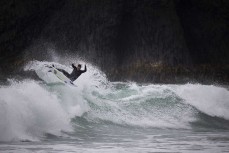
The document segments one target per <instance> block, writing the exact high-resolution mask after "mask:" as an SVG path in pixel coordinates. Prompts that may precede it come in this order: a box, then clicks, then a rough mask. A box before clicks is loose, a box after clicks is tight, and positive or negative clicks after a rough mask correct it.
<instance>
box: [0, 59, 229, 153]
mask: <svg viewBox="0 0 229 153" xmlns="http://www.w3.org/2000/svg"><path fill="white" fill-rule="evenodd" d="M45 64H49V65H50V64H55V65H56V66H57V67H60V68H63V69H65V70H67V71H71V69H70V67H66V66H64V65H60V64H57V63H51V62H39V61H33V62H31V63H29V64H28V65H27V66H26V67H25V71H34V72H35V73H36V74H37V75H38V76H39V77H40V78H41V80H40V81H37V80H34V79H25V80H20V81H18V80H16V79H11V80H8V81H9V85H2V86H0V152H1V153H8V152H15V153H27V152H28V153H30V152H32V153H46V152H47V153H55V152H98V153H101V152H115V153H116V152H206V153H211V152H212V153H218V152H229V91H228V89H227V88H226V87H220V86H215V85H201V84H184V85H163V84H161V85H159V84H137V83H134V82H109V81H108V80H107V79H106V76H105V75H104V74H103V73H102V72H101V71H100V70H99V69H97V68H96V67H94V66H93V65H90V64H88V72H87V73H85V74H82V76H80V78H79V79H78V80H76V81H75V82H74V83H75V84H76V85H77V87H76V88H75V87H71V86H67V85H64V84H62V83H61V82H59V80H58V79H57V78H55V76H54V75H53V74H51V73H48V72H47V71H48V68H47V67H45ZM42 80H43V81H42Z"/></svg>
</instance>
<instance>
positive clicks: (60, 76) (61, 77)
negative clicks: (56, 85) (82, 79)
mask: <svg viewBox="0 0 229 153" xmlns="http://www.w3.org/2000/svg"><path fill="white" fill-rule="evenodd" d="M47 67H48V68H49V69H50V70H49V71H48V72H49V73H50V72H51V73H53V74H54V75H55V76H56V77H57V78H58V79H59V80H60V81H61V82H62V83H64V84H67V85H69V86H74V87H77V86H76V85H75V84H74V83H73V82H72V81H71V80H70V79H69V78H68V77H66V76H65V75H64V74H63V73H62V72H60V71H59V70H57V69H56V68H55V67H53V66H47Z"/></svg>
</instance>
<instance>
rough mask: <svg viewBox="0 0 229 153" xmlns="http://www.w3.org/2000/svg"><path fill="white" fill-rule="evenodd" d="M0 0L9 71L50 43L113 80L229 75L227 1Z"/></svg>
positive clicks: (1, 39)
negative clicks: (79, 57)
mask: <svg viewBox="0 0 229 153" xmlns="http://www.w3.org/2000/svg"><path fill="white" fill-rule="evenodd" d="M0 3H1V5H0V8H1V9H0V10H1V24H0V44H1V45H0V58H1V61H0V62H1V71H2V72H4V73H6V72H9V71H10V72H11V70H15V67H16V70H18V67H20V66H21V65H23V63H24V62H25V61H28V60H31V59H33V58H35V59H36V58H38V55H39V56H40V58H41V59H45V58H46V56H45V49H47V48H45V45H44V44H52V45H53V46H55V48H56V49H57V50H59V52H60V53H63V54H67V53H68V52H71V53H74V54H77V55H80V56H82V57H83V58H85V59H87V60H88V61H90V62H92V63H94V64H96V65H98V66H99V67H101V69H102V70H103V71H105V72H106V73H107V75H108V76H109V78H110V79H112V80H134V81H140V82H152V81H153V82H166V83H172V82H186V81H189V79H190V78H191V79H196V80H200V81H202V80H205V79H210V80H213V81H215V80H223V81H226V82H228V81H229V77H228V76H229V67H228V65H229V62H228V61H229V51H228V50H229V28H228V25H229V24H228V22H229V1H227V0H211V1H208V0H190V1H186V0H68V1H66V0H41V1H30V0H23V1H13V0H7V1H6V0H3V1H1V2H0ZM31 46H34V47H33V52H31V51H30V49H28V48H30V47H31ZM36 46H39V47H36ZM41 46H43V48H42V51H41V49H40V47H41ZM43 51H44V52H43ZM36 52H37V53H36ZM24 54H26V55H27V56H26V57H25V56H24ZM194 73H195V74H194ZM222 78H223V79H222Z"/></svg>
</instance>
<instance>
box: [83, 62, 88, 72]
mask: <svg viewBox="0 0 229 153" xmlns="http://www.w3.org/2000/svg"><path fill="white" fill-rule="evenodd" d="M84 72H87V66H86V64H85V67H84V70H83V71H82V73H84Z"/></svg>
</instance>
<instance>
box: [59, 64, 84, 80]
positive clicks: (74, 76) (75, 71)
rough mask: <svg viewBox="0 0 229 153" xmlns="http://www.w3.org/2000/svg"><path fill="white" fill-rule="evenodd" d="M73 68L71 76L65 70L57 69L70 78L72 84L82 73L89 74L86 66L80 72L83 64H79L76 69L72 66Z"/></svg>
mask: <svg viewBox="0 0 229 153" xmlns="http://www.w3.org/2000/svg"><path fill="white" fill-rule="evenodd" d="M72 67H73V71H72V73H71V74H69V73H68V72H66V71H65V70H63V69H57V70H59V71H60V72H62V73H63V74H64V75H65V76H66V77H68V78H69V79H70V80H71V81H72V82H73V81H75V80H76V79H77V78H78V77H79V76H80V75H81V74H82V73H85V72H87V66H86V64H85V67H84V70H80V69H81V64H78V66H77V67H76V66H75V65H74V64H72Z"/></svg>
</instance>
